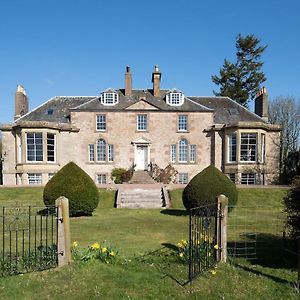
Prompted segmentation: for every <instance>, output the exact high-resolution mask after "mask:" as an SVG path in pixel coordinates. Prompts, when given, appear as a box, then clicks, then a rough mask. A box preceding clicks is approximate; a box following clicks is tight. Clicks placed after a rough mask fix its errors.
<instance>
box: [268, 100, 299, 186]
mask: <svg viewBox="0 0 300 300" xmlns="http://www.w3.org/2000/svg"><path fill="white" fill-rule="evenodd" d="M269 121H270V123H272V124H279V125H281V127H282V131H281V137H280V142H279V144H277V146H278V149H279V151H280V175H281V176H280V179H281V182H282V183H290V180H291V179H292V178H290V177H291V176H290V175H287V173H288V170H289V169H290V167H291V165H293V163H292V162H291V159H293V158H294V159H296V160H297V151H299V137H300V103H299V101H296V99H295V98H293V97H282V96H281V97H277V98H275V99H274V100H273V101H272V102H270V104H269ZM292 153H294V155H293V154H292ZM294 164H297V162H296V161H295V162H294ZM291 169H292V170H295V167H292V168H291Z"/></svg>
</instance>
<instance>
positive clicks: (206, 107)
mask: <svg viewBox="0 0 300 300" xmlns="http://www.w3.org/2000/svg"><path fill="white" fill-rule="evenodd" d="M117 92H118V94H119V102H118V103H117V104H116V105H113V106H107V105H103V104H102V103H101V102H100V99H99V96H78V97H76V96H58V97H54V98H51V99H50V100H48V101H47V102H45V103H44V104H42V105H40V106H39V107H37V108H36V109H34V110H32V111H30V112H29V113H27V114H26V115H24V116H22V117H21V118H19V119H18V120H17V121H16V123H18V122H19V121H46V122H54V123H69V121H70V120H69V115H70V110H74V111H122V110H124V109H126V108H127V109H130V106H131V105H133V104H135V103H137V102H139V101H140V100H141V99H143V100H144V101H145V102H147V103H149V104H150V105H153V106H154V107H155V109H158V110H160V111H173V112H174V111H178V112H213V114H214V122H215V123H217V124H232V123H236V122H240V121H243V122H263V120H262V119H261V118H260V117H259V116H257V115H256V114H254V113H252V112H250V111H249V110H247V109H246V108H245V107H243V106H241V105H239V104H238V103H236V102H234V101H233V100H231V99H230V98H228V97H185V101H184V104H183V105H181V106H170V105H168V104H167V103H166V101H165V95H166V94H167V93H168V92H170V90H161V97H159V98H158V97H154V96H153V93H152V90H133V91H132V95H131V96H124V90H117Z"/></svg>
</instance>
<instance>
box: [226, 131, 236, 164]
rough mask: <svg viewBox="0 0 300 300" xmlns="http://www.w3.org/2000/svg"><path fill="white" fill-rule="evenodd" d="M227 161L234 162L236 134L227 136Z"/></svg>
mask: <svg viewBox="0 0 300 300" xmlns="http://www.w3.org/2000/svg"><path fill="white" fill-rule="evenodd" d="M228 161H229V162H234V161H236V134H235V133H234V134H232V135H229V136H228Z"/></svg>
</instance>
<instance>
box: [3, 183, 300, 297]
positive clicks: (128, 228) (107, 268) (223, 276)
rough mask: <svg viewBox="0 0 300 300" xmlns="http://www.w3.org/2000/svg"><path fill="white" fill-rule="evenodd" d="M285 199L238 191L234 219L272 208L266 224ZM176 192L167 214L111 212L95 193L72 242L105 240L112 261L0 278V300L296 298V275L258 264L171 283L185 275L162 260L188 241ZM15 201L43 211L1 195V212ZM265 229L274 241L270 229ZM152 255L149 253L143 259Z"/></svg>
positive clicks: (33, 201)
mask: <svg viewBox="0 0 300 300" xmlns="http://www.w3.org/2000/svg"><path fill="white" fill-rule="evenodd" d="M285 192H286V190H284V189H241V190H240V191H239V204H238V205H239V207H240V208H239V207H237V208H236V214H237V215H238V211H237V209H238V208H239V209H241V207H242V206H245V205H251V206H256V205H257V204H261V205H268V206H271V207H272V208H271V209H270V210H268V211H267V212H265V213H266V214H268V215H269V216H271V219H272V220H273V219H274V218H276V216H277V215H279V214H280V211H281V210H282V198H283V196H284V194H285ZM181 193H182V190H174V191H171V198H172V205H173V207H172V209H168V210H163V211H161V210H159V209H149V210H129V209H114V208H113V204H114V191H110V190H100V198H101V200H100V204H99V206H98V208H97V209H96V211H95V213H94V215H93V217H81V218H76V219H71V235H72V241H74V240H76V241H78V243H79V244H80V245H81V246H87V245H91V244H92V243H94V242H96V241H100V242H101V241H103V240H107V241H108V242H109V243H110V244H112V245H113V246H114V247H116V248H117V249H118V250H119V252H120V259H119V262H118V263H116V264H115V265H107V264H103V263H99V262H94V263H90V262H88V263H74V264H73V265H71V266H70V267H65V268H62V269H60V270H58V269H55V270H50V271H43V272H35V273H30V274H24V275H18V276H11V277H6V278H0V299H21V298H22V299H37V298H39V299H40V298H44V299H58V298H64V299H84V298H87V299H298V297H299V294H296V291H295V289H293V288H292V286H291V282H292V281H294V280H295V279H296V272H295V270H293V269H291V268H288V267H287V266H286V265H282V264H279V263H278V264H277V265H274V264H273V263H270V262H269V261H266V260H264V261H262V262H261V263H260V264H253V263H251V262H249V261H247V260H245V259H238V260H234V261H232V263H228V264H220V265H219V267H218V270H217V274H216V275H214V276H213V275H211V274H210V273H209V272H208V273H205V274H204V275H203V276H201V277H199V278H198V279H197V280H195V281H194V282H193V284H192V285H188V286H185V287H182V286H181V285H180V284H178V283H177V282H176V280H177V281H180V282H183V279H184V278H186V274H187V273H186V272H187V270H186V268H185V267H184V266H182V265H180V264H178V263H174V258H173V257H172V256H168V254H169V253H170V250H169V248H170V247H171V246H172V245H174V244H176V243H177V242H178V241H179V240H181V239H186V238H187V235H188V216H187V215H186V213H185V211H184V209H183V206H182V202H181ZM15 199H18V200H19V201H21V202H22V204H24V205H39V206H40V205H43V202H42V189H41V188H20V189H19V188H18V189H16V188H11V189H9V188H1V189H0V206H1V205H10V204H14V203H15ZM233 212H234V211H233ZM246 218H248V219H246ZM259 219H260V222H262V221H265V220H266V218H263V216H261V217H260V218H259ZM232 220H233V219H232ZM245 220H246V221H245ZM250 220H251V214H250V211H245V214H244V217H243V218H242V219H241V220H239V221H238V222H248V221H249V222H250ZM256 223H257V222H256ZM269 227H270V228H269V229H270V232H271V233H274V234H275V235H276V234H277V227H276V228H275V227H272V226H269ZM257 228H259V227H257ZM261 228H262V226H261ZM237 236H238V234H237V235H236V236H233V237H231V238H232V239H234V238H236V237H237ZM270 241H272V237H271V238H270ZM158 249H162V250H158ZM152 251H156V252H154V253H152V254H149V252H152ZM164 253H166V254H167V255H165V254H164ZM269 256H272V253H269ZM276 258H277V259H279V258H278V257H276ZM273 262H274V261H273Z"/></svg>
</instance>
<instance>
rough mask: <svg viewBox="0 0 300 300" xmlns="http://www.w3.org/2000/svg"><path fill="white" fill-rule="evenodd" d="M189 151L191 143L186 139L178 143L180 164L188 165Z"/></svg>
mask: <svg viewBox="0 0 300 300" xmlns="http://www.w3.org/2000/svg"><path fill="white" fill-rule="evenodd" d="M188 149H189V143H188V141H187V140H186V139H181V140H179V142H178V162H180V163H187V162H188Z"/></svg>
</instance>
